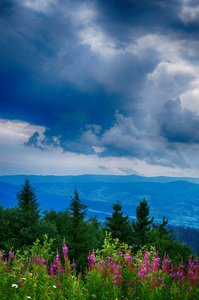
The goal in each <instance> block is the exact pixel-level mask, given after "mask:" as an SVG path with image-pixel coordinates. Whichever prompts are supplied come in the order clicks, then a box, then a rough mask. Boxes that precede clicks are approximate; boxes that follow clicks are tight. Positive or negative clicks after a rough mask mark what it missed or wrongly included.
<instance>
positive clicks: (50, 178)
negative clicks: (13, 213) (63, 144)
mask: <svg viewBox="0 0 199 300" xmlns="http://www.w3.org/2000/svg"><path fill="white" fill-rule="evenodd" d="M27 177H28V178H29V179H30V181H31V182H32V183H44V182H48V183H49V182H66V183H76V182H112V183H113V182H158V183H167V182H172V181H187V182H192V183H196V184H199V178H194V177H167V176H157V177H144V176H139V175H92V174H85V175H66V176H61V175H60V176H57V175H3V176H2V175H1V176H0V181H3V182H7V183H12V184H21V183H23V182H24V180H25V178H27Z"/></svg>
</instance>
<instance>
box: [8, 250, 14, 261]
mask: <svg viewBox="0 0 199 300" xmlns="http://www.w3.org/2000/svg"><path fill="white" fill-rule="evenodd" d="M13 258H14V253H13V252H12V251H9V254H8V259H13Z"/></svg>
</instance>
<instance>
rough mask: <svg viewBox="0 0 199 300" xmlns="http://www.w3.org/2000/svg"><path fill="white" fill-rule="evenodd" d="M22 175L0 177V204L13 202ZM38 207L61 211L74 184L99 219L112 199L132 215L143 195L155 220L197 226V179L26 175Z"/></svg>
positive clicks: (12, 203) (198, 220)
mask: <svg viewBox="0 0 199 300" xmlns="http://www.w3.org/2000/svg"><path fill="white" fill-rule="evenodd" d="M26 177H27V176H25V175H16V176H0V205H3V206H4V207H11V206H14V205H16V204H17V200H16V192H17V191H19V190H21V184H23V183H24V181H25V178H26ZM28 178H29V179H30V181H31V185H32V186H33V187H34V188H35V193H36V195H37V198H38V202H39V203H40V206H41V209H42V211H43V210H49V209H50V208H53V209H55V210H57V211H58V210H64V209H66V208H68V206H69V204H70V200H71V199H70V195H73V191H74V189H75V188H76V187H77V189H78V191H79V195H80V199H81V200H82V201H83V202H84V203H85V204H87V205H88V215H94V214H97V217H98V218H99V219H100V220H104V219H105V217H106V216H108V215H109V214H111V213H112V205H113V203H114V202H115V201H116V200H120V201H121V203H122V207H123V211H124V214H128V215H129V216H130V217H131V218H135V215H136V213H135V210H136V207H137V206H138V205H139V201H140V200H142V199H143V198H146V200H147V201H148V204H149V206H150V213H151V215H152V216H154V217H155V220H156V221H157V222H161V220H162V217H163V216H165V217H166V218H168V219H169V223H170V224H173V225H182V226H190V227H195V228H199V184H198V183H199V180H198V179H197V178H175V177H174V178H171V177H153V178H150V177H141V176H137V175H130V176H114V175H108V176H105V175H81V176H36V175H31V176H28Z"/></svg>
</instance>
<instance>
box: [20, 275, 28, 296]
mask: <svg viewBox="0 0 199 300" xmlns="http://www.w3.org/2000/svg"><path fill="white" fill-rule="evenodd" d="M21 280H27V279H26V278H25V277H24V278H21ZM28 297H29V296H28Z"/></svg>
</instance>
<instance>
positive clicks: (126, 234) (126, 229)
mask: <svg viewBox="0 0 199 300" xmlns="http://www.w3.org/2000/svg"><path fill="white" fill-rule="evenodd" d="M113 210H114V211H113V213H112V217H106V220H107V221H106V222H105V225H106V227H105V230H107V231H109V232H111V234H112V237H113V238H118V239H119V240H120V242H124V243H127V244H128V245H131V244H132V227H131V223H130V221H129V217H128V216H126V217H124V216H123V212H122V206H121V204H120V202H119V201H117V202H116V203H115V204H114V205H113Z"/></svg>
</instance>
